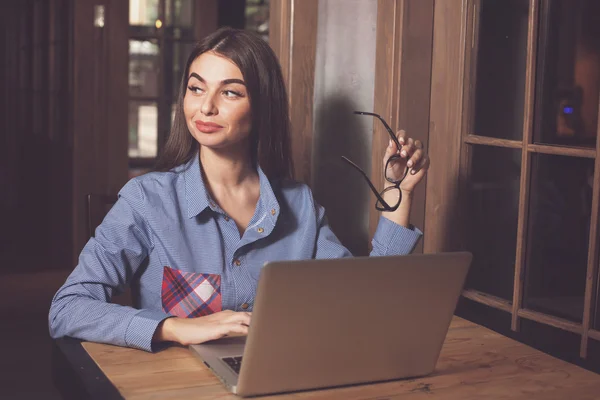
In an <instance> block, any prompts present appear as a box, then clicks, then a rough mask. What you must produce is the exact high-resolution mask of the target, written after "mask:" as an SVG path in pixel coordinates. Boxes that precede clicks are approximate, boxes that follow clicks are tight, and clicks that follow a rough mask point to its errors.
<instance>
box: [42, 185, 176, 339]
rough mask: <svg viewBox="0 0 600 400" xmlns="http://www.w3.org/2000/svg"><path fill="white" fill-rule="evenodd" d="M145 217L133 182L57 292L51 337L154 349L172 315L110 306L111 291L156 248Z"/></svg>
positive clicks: (120, 288) (141, 198) (121, 286)
mask: <svg viewBox="0 0 600 400" xmlns="http://www.w3.org/2000/svg"><path fill="white" fill-rule="evenodd" d="M153 247H154V246H153V243H152V239H151V234H150V231H149V227H148V224H147V223H146V219H145V217H144V196H143V192H142V190H141V187H140V184H139V183H138V182H137V181H136V180H135V179H134V180H132V181H130V182H128V183H127V184H126V185H125V186H124V187H123V189H122V190H121V191H120V193H119V199H118V200H117V202H116V203H115V205H114V206H113V207H112V209H111V210H110V211H109V212H108V214H107V215H106V217H105V219H104V221H102V224H100V226H99V227H98V228H97V229H96V234H95V237H93V238H91V239H90V240H89V241H88V242H87V244H86V245H85V247H84V248H83V250H82V252H81V254H80V256H79V262H78V265H77V266H76V267H75V269H74V270H73V272H72V273H71V274H70V276H69V277H68V278H67V280H66V282H65V283H64V285H63V286H62V287H61V288H60V289H59V290H58V292H57V293H56V295H55V296H54V298H53V299H52V304H51V306H50V313H49V327H50V335H51V336H52V337H53V338H58V337H62V336H71V337H74V338H78V339H83V340H89V341H94V342H100V343H110V344H115V345H119V346H128V347H134V348H138V349H142V350H146V351H152V337H153V336H154V332H155V330H156V328H157V326H158V324H159V323H160V322H161V321H162V320H164V319H165V318H167V317H168V316H169V315H168V314H166V313H163V312H162V311H154V310H137V309H135V308H132V307H126V306H121V305H118V304H111V303H109V302H110V299H111V297H112V294H113V293H119V292H122V291H123V290H124V288H125V287H126V286H128V285H129V283H130V280H131V277H132V276H133V275H134V274H135V272H136V271H137V269H138V268H139V266H140V265H141V264H142V262H143V261H144V260H145V259H146V257H147V256H148V254H149V253H150V252H151V251H152V249H153Z"/></svg>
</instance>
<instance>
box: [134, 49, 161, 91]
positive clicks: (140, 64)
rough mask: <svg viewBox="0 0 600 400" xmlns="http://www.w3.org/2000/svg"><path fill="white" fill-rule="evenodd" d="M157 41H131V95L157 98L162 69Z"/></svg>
mask: <svg viewBox="0 0 600 400" xmlns="http://www.w3.org/2000/svg"><path fill="white" fill-rule="evenodd" d="M157 43H158V41H157V40H152V41H149V40H144V41H141V40H130V41H129V95H130V96H141V97H156V96H157V95H158V72H159V69H160V60H159V54H158V53H159V48H158V44H157Z"/></svg>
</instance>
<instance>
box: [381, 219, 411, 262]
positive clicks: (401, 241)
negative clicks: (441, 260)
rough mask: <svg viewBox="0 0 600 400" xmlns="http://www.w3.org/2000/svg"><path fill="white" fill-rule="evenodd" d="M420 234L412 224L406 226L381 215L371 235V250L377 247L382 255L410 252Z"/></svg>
mask: <svg viewBox="0 0 600 400" xmlns="http://www.w3.org/2000/svg"><path fill="white" fill-rule="evenodd" d="M421 236H423V232H421V231H420V230H419V228H416V227H414V226H412V225H411V226H410V227H409V228H407V227H404V226H402V225H398V224H397V223H395V222H393V221H390V220H389V219H387V218H385V217H383V216H381V217H379V223H378V224H377V230H376V231H375V235H373V250H376V249H377V253H380V254H379V255H382V256H393V255H404V254H410V253H411V252H412V251H413V250H414V248H415V246H416V245H417V243H418V242H419V239H421Z"/></svg>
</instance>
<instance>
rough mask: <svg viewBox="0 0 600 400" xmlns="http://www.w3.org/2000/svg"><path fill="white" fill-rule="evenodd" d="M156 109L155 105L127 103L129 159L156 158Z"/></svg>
mask: <svg viewBox="0 0 600 400" xmlns="http://www.w3.org/2000/svg"><path fill="white" fill-rule="evenodd" d="M157 129H158V107H157V105H156V103H149V102H137V101H130V102H129V157H134V158H135V157H156V146H157Z"/></svg>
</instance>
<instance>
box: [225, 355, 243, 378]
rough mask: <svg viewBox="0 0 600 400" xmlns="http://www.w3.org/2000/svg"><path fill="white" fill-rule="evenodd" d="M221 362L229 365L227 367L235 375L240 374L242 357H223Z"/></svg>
mask: <svg viewBox="0 0 600 400" xmlns="http://www.w3.org/2000/svg"><path fill="white" fill-rule="evenodd" d="M222 360H223V361H225V362H226V363H227V365H229V367H230V368H231V369H232V370H234V371H235V373H236V374H239V373H240V368H241V367H242V356H238V357H223V358H222Z"/></svg>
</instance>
